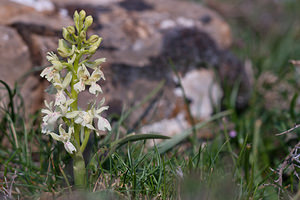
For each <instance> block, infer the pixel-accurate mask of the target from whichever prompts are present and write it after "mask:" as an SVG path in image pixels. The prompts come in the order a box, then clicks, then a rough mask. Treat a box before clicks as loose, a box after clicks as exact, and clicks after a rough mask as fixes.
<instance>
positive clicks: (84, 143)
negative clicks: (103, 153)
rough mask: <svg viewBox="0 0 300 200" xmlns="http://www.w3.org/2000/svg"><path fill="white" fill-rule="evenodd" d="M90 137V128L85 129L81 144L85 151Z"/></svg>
mask: <svg viewBox="0 0 300 200" xmlns="http://www.w3.org/2000/svg"><path fill="white" fill-rule="evenodd" d="M89 138H90V131H89V130H88V129H86V128H85V129H84V140H83V142H82V144H81V147H80V151H81V152H82V153H83V152H84V150H85V147H86V145H87V143H88V141H89Z"/></svg>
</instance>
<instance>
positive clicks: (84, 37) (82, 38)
mask: <svg viewBox="0 0 300 200" xmlns="http://www.w3.org/2000/svg"><path fill="white" fill-rule="evenodd" d="M80 39H81V40H83V41H85V39H86V32H85V31H81V32H80Z"/></svg>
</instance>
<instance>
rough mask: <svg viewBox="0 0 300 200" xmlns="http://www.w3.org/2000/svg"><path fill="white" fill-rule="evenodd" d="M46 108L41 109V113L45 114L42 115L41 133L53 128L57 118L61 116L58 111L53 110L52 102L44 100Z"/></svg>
mask: <svg viewBox="0 0 300 200" xmlns="http://www.w3.org/2000/svg"><path fill="white" fill-rule="evenodd" d="M45 105H46V108H47V109H42V111H41V112H42V113H44V114H46V115H45V116H44V117H43V124H42V133H47V132H50V131H53V130H54V125H55V123H56V122H57V120H58V119H59V118H60V117H61V116H62V115H61V113H60V112H57V111H54V108H53V102H52V101H51V102H50V103H49V104H48V103H47V101H45Z"/></svg>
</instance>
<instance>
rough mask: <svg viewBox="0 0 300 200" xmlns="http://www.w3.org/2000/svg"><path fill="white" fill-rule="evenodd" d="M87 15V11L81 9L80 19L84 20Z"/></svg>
mask: <svg viewBox="0 0 300 200" xmlns="http://www.w3.org/2000/svg"><path fill="white" fill-rule="evenodd" d="M85 16H86V13H85V11H84V10H81V11H80V13H79V17H80V20H81V21H83V20H84V18H85Z"/></svg>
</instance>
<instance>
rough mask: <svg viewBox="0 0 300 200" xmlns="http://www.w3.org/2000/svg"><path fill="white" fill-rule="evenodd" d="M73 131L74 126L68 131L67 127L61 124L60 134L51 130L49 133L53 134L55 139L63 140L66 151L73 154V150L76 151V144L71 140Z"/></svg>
mask: <svg viewBox="0 0 300 200" xmlns="http://www.w3.org/2000/svg"><path fill="white" fill-rule="evenodd" d="M73 133H74V127H72V126H71V127H69V130H68V132H66V131H65V129H63V128H62V124H60V125H59V135H58V134H56V133H53V132H49V133H48V134H49V135H51V136H52V138H53V139H54V140H57V141H60V142H63V143H64V147H65V149H66V151H67V152H69V153H70V154H72V153H73V152H76V148H75V146H74V145H73V144H72V143H71V142H70V140H71V136H72V134H73Z"/></svg>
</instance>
